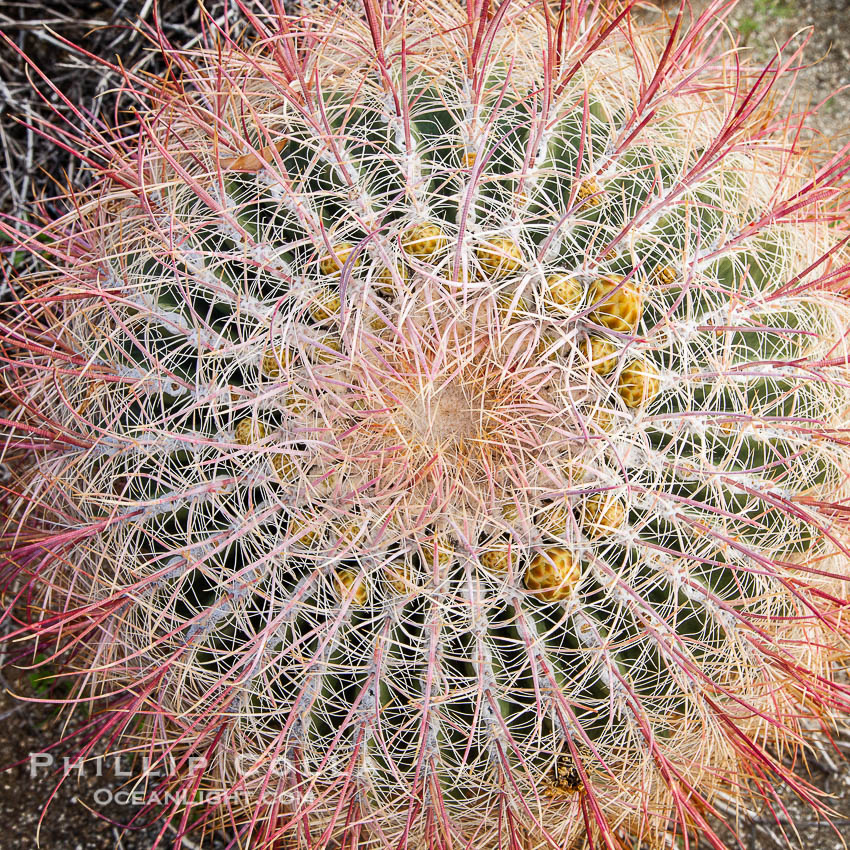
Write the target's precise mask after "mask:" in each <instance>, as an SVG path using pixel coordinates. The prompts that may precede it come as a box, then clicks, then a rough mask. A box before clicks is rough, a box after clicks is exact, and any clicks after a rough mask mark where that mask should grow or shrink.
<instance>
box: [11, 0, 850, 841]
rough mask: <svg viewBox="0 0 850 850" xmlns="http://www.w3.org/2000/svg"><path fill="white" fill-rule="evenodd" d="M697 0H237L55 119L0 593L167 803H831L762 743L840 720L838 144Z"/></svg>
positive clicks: (572, 809) (619, 813)
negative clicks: (600, 3)
mask: <svg viewBox="0 0 850 850" xmlns="http://www.w3.org/2000/svg"><path fill="white" fill-rule="evenodd" d="M627 5H628V4H627ZM721 5H722V4H719V3H716V4H713V5H712V7H711V8H710V9H709V10H708V11H707V12H706V13H705V14H704V15H702V16H701V17H699V18H698V19H697V20H696V21H694V22H693V24H692V25H691V28H690V29H686V28H684V27H683V26H682V20H683V17H684V16H680V17H679V18H677V19H676V20H675V21H674V23H673V25H672V33H671V32H670V31H669V30H663V31H662V30H659V31H657V32H655V33H647V32H642V31H640V30H639V29H636V27H635V25H634V23H633V22H632V21H631V18H630V12H629V11H628V10H625V11H623V12H622V13H615V12H612V13H609V14H608V15H607V16H605V15H601V14H597V13H596V11H594V8H589V7H591V6H593V4H589V3H583V2H578V0H576V2H574V3H572V4H569V3H568V4H566V5H562V7H561V8H560V9H558V8H557V4H556V6H555V7H554V8H547V7H546V6H544V5H543V4H542V3H537V2H532V3H530V4H521V3H514V2H506V3H504V4H503V5H501V6H500V7H498V8H496V7H495V6H488V5H487V4H486V3H485V4H480V3H477V2H470V5H469V6H460V5H455V4H454V3H452V2H450V0H411V2H409V3H402V4H395V3H389V2H388V3H386V4H385V5H381V4H379V3H378V2H376V1H375V0H368V2H365V4H364V6H363V7H362V8H357V9H350V8H340V9H334V10H333V11H314V12H310V13H305V14H304V15H303V16H292V17H286V16H283V15H279V16H276V17H269V18H260V17H254V15H253V14H252V12H251V11H250V9H249V8H247V7H246V8H245V9H243V13H244V14H245V15H246V16H247V17H248V19H249V23H250V25H251V26H252V27H253V28H254V30H256V32H257V33H258V34H259V38H257V39H256V40H255V41H251V40H250V39H249V40H245V41H243V42H240V43H236V42H235V41H234V40H231V39H230V38H229V37H228V36H226V35H223V34H221V33H217V32H215V31H213V32H212V34H211V35H209V37H208V39H207V40H206V42H205V45H206V46H204V47H200V48H195V49H193V50H191V51H182V52H181V51H179V50H177V49H172V48H168V51H169V52H168V58H169V61H170V68H171V70H170V72H169V73H168V75H167V77H166V78H165V79H159V80H153V79H145V78H140V77H136V76H133V75H132V74H131V73H129V72H128V73H127V74H126V77H125V80H126V93H127V95H128V96H131V95H132V96H133V97H135V98H136V102H137V105H138V115H139V125H138V126H139V132H138V135H127V134H122V133H121V132H115V133H114V134H111V135H109V134H106V132H105V131H99V130H97V129H96V128H95V127H94V125H92V130H91V134H92V135H91V137H90V138H88V139H87V141H86V142H85V144H84V143H83V142H82V141H79V142H78V145H79V149H80V152H81V156H82V157H83V158H84V160H85V161H86V162H87V163H88V164H89V165H90V167H91V174H92V176H91V180H90V185H89V187H88V188H86V189H80V190H77V191H76V192H75V193H74V194H72V195H71V202H70V203H69V205H68V208H67V209H68V212H67V213H66V214H64V215H63V216H60V217H54V219H53V220H51V221H49V222H48V223H46V224H45V225H44V231H43V232H44V233H46V234H47V236H48V237H49V238H48V239H47V247H46V248H44V249H43V250H42V248H43V245H44V242H45V240H44V239H42V240H41V241H40V242H39V243H38V244H39V246H40V249H39V250H42V254H43V257H44V259H45V261H46V263H45V270H44V271H43V272H41V273H39V274H38V275H37V276H30V277H29V278H28V279H25V280H21V281H19V282H18V283H19V285H18V290H17V295H18V300H17V303H16V304H15V305H13V309H12V310H10V311H8V312H7V314H6V318H5V320H4V321H5V324H4V329H5V337H6V342H5V347H6V350H7V351H8V352H12V353H13V355H14V356H11V355H10V356H9V357H7V362H8V365H7V366H6V374H7V378H6V385H7V387H9V393H8V399H9V404H10V406H11V408H12V410H13V412H12V414H11V416H10V418H9V420H8V422H7V427H8V437H7V440H6V456H7V459H9V460H10V461H13V462H14V463H13V469H14V479H13V483H12V484H11V485H9V490H10V493H11V500H10V504H9V506H8V508H7V515H8V517H9V521H8V524H7V527H6V533H5V538H4V539H5V541H6V557H7V562H8V563H10V564H12V565H13V566H14V569H13V570H12V571H11V575H9V574H8V571H7V579H6V581H7V587H8V588H9V590H10V593H11V592H12V590H13V589H14V593H15V594H16V597H15V598H16V599H18V600H24V601H26V602H28V603H29V606H28V608H27V609H26V610H25V612H24V613H23V614H20V606H17V607H16V608H15V611H16V612H17V613H16V616H18V617H20V619H21V634H24V633H26V632H29V633H31V634H32V633H34V634H36V635H37V636H38V638H39V647H42V646H46V645H48V644H49V642H50V641H51V640H52V641H53V644H54V645H55V650H54V654H53V655H52V656H51V657H52V662H53V663H59V662H63V661H64V662H65V663H66V664H67V668H66V669H67V672H68V675H70V676H71V677H72V678H73V679H74V680H75V681H76V682H77V683H78V688H77V689H76V690H75V692H74V696H73V697H72V701H74V702H77V703H79V704H80V705H81V706H90V707H91V708H92V710H93V712H94V713H93V716H92V719H91V720H90V721H89V723H90V724H91V726H90V727H89V732H88V734H89V735H91V736H93V738H96V737H98V736H100V737H103V738H105V739H107V740H108V741H109V742H110V745H111V746H112V747H114V748H116V749H120V750H122V751H124V752H127V751H130V752H137V753H138V754H139V756H140V757H141V756H146V757H148V759H150V758H153V759H154V762H155V763H156V764H159V765H161V767H162V768H163V770H164V772H165V775H166V777H167V778H166V779H164V780H161V785H160V786H159V788H158V797H159V799H161V798H162V792H163V789H167V790H168V791H169V794H170V796H169V797H168V798H167V799H168V800H169V802H168V803H167V804H163V808H164V811H165V813H166V814H167V815H168V817H169V818H170V819H171V820H172V821H173V823H174V824H175V826H177V827H178V828H179V831H180V832H181V834H182V833H184V832H185V831H186V830H187V829H189V828H190V827H191V826H192V825H193V824H195V825H196V826H197V825H200V828H202V829H203V828H212V827H213V826H216V825H224V826H226V827H227V828H228V829H231V830H232V831H233V834H234V835H238V836H239V841H240V842H242V843H240V844H239V846H250V847H252V848H265V847H269V848H271V847H275V848H282V847H304V848H308V847H311V848H312V847H315V848H325V847H328V848H330V847H350V848H355V847H356V848H375V850H385V848H403V847H409V848H412V850H426V848H427V850H437V848H444V847H445V848H449V847H455V848H472V847H474V848H480V850H491V848H504V850H509V848H520V847H522V848H537V847H552V848H566V847H569V846H570V845H571V844H572V843H573V842H578V841H581V840H582V839H584V838H585V837H586V836H587V837H589V838H590V839H591V840H592V841H593V842H595V844H594V846H597V847H602V846H604V847H616V846H620V845H621V844H628V846H630V847H631V846H637V844H636V843H634V842H636V841H643V842H644V844H645V845H646V846H659V847H660V846H665V847H667V846H673V844H672V843H670V842H673V841H675V840H676V836H682V835H684V834H685V833H687V832H689V831H691V832H692V831H695V832H697V833H700V834H701V835H703V836H704V837H705V836H708V838H709V839H710V840H711V841H713V842H714V843H715V845H716V846H720V838H718V837H717V835H716V834H715V828H714V827H713V826H712V823H713V822H714V821H712V820H711V817H712V815H724V814H725V815H726V816H727V818H728V819H729V820H730V821H732V822H733V823H734V819H735V813H736V811H738V810H739V809H740V807H742V806H743V805H744V802H743V801H746V805H748V806H749V805H754V804H757V803H758V800H759V799H760V798H770V796H771V795H772V793H773V789H774V787H778V786H780V785H783V784H784V785H790V786H791V787H792V788H793V789H795V790H796V791H797V792H798V793H800V794H801V795H803V796H805V797H806V798H807V799H808V800H809V801H810V802H811V804H812V805H813V806H816V807H817V806H821V805H822V804H819V803H818V802H817V800H815V799H814V798H812V797H811V796H810V795H809V794H808V792H807V790H806V787H805V785H804V783H802V781H801V780H798V779H796V778H795V777H794V775H793V774H792V773H791V772H790V770H789V769H788V768H787V767H786V766H785V765H786V764H787V762H786V761H783V757H784V756H786V755H787V754H788V751H789V750H792V751H793V750H794V749H796V748H798V747H799V746H801V745H802V746H805V740H806V731H807V730H809V729H811V728H814V727H815V726H817V725H818V724H826V723H828V722H829V721H830V719H831V718H833V717H834V715H835V713H836V712H838V711H841V710H843V709H845V708H846V707H847V704H848V693H847V690H846V689H845V688H844V687H843V686H841V685H840V684H838V683H837V682H836V681H835V668H836V665H837V664H841V663H843V662H844V661H845V660H846V655H844V654H843V652H844V650H845V649H846V647H847V641H848V623H850V620H848V618H847V617H846V616H842V608H843V607H844V606H845V605H846V602H847V599H848V593H847V586H846V583H845V582H846V579H847V576H848V562H847V558H846V557H845V554H844V553H845V546H846V542H847V541H846V536H847V535H846V531H845V525H844V524H843V516H844V515H845V514H843V513H842V504H843V500H844V499H845V497H846V496H847V493H848V484H847V469H848V448H847V437H846V434H847V428H848V425H850V416H848V402H850V371H848V368H847V349H848V345H847V341H846V336H845V335H846V329H847V327H848V321H850V309H848V305H847V302H846V300H845V299H844V297H843V296H842V287H843V285H844V278H845V274H844V271H843V270H844V268H845V266H844V265H843V264H844V262H845V254H844V253H843V251H844V249H843V247H842V239H841V234H840V231H839V228H840V226H841V224H840V221H841V217H842V214H843V207H842V200H841V198H842V195H841V191H840V190H841V182H840V181H841V179H842V176H843V174H844V172H845V170H846V169H847V165H846V164H845V162H844V160H843V159H842V157H840V156H836V157H834V158H833V159H831V160H830V159H825V160H823V162H824V163H825V164H823V165H822V166H818V165H816V164H814V163H815V160H814V159H813V157H812V156H811V155H810V154H809V153H808V152H807V150H806V149H805V148H804V147H803V146H802V143H801V142H800V141H799V137H798V134H796V133H795V125H794V124H793V121H792V122H788V121H787V120H786V119H785V118H784V117H782V116H777V115H776V114H775V112H774V111H772V110H773V109H774V106H773V105H772V104H773V103H774V102H775V99H771V97H770V94H771V87H772V85H773V83H774V82H775V81H776V79H777V78H778V77H780V76H781V73H782V72H783V70H784V69H785V68H786V67H788V66H789V65H791V64H793V63H794V62H795V61H796V57H795V56H794V55H793V53H792V52H791V51H789V52H788V54H789V55H787V56H785V55H783V56H782V57H781V58H777V59H776V60H775V61H774V63H773V65H772V66H771V69H770V70H769V72H768V73H766V74H763V75H758V74H755V73H753V74H749V73H748V72H746V71H745V70H742V69H741V68H740V67H736V66H735V64H734V56H733V54H730V53H729V52H728V51H726V49H725V47H724V46H723V39H724V38H725V36H723V30H722V26H721V24H720V19H719V18H717V17H714V15H715V13H717V12H718V11H719V7H720V6H721ZM586 7H588V8H586ZM836 222H838V223H837V224H836ZM4 228H5V230H6V232H7V233H8V234H10V235H12V236H13V237H14V238H15V239H16V241H17V242H18V243H19V244H25V243H26V244H32V241H29V242H27V241H26V240H27V238H28V237H27V233H26V232H25V231H23V230H22V229H20V228H18V229H16V228H15V227H14V226H13V225H11V224H7V225H4ZM4 421H5V420H4ZM42 651H43V650H42ZM89 743H90V742H87V743H86V744H85V747H86V748H87V747H88V746H89ZM198 759H202V760H203V766H202V767H201V768H197V766H196V765H197V763H198V762H197V760H198ZM191 765H195V766H196V767H195V768H194V769H193V768H192V767H191ZM181 794H182V797H181ZM214 794H217V796H213V795H214ZM154 796H157V795H154V794H153V791H152V797H154ZM199 799H204V800H209V799H213V800H214V802H212V803H209V802H205V803H203V804H201V803H199V802H198V800H199ZM754 801H755V802H754ZM149 805H150V809H151V811H157V812H158V811H160V809H159V808H157V804H156V803H155V802H154V801H152V802H150V803H149ZM246 842H247V843H246ZM234 846H235V845H234Z"/></svg>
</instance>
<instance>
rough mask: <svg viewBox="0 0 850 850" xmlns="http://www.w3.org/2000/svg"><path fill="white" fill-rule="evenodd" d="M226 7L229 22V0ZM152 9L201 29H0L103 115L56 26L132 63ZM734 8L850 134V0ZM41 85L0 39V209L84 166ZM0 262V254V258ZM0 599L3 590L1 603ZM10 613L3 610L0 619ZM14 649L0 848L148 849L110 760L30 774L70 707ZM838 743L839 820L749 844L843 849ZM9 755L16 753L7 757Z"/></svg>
mask: <svg viewBox="0 0 850 850" xmlns="http://www.w3.org/2000/svg"><path fill="white" fill-rule="evenodd" d="M612 2H613V0H612ZM692 5H693V8H694V10H695V12H697V13H698V12H699V10H700V9H701V8H703V7H704V5H705V0H693V3H692ZM206 7H207V9H208V10H209V11H210V12H211V14H212V16H213V17H214V18H216V19H217V20H219V21H220V22H223V21H224V20H225V14H226V13H225V12H224V11H223V7H222V5H221V4H220V3H212V4H207V5H206ZM677 7H678V2H677V1H676V2H669V0H668V2H661V9H651V8H646V9H643V10H642V11H641V12H640V17H641V18H642V19H643V20H645V21H659V20H661V16H663V15H664V14H672V13H675V10H676V9H677ZM228 18H229V20H230V21H231V23H233V24H234V25H238V17H237V14H236V12H235V10H231V12H230V14H229V15H228ZM155 20H158V23H159V26H160V27H161V28H162V30H163V32H164V33H165V34H166V35H167V36H168V37H169V38H170V39H172V40H173V41H174V42H175V43H177V44H182V45H185V44H186V43H187V42H190V41H192V40H193V39H196V38H197V36H198V33H199V20H200V18H199V7H198V0H163V2H162V3H161V6H160V8H159V14H158V18H157V16H156V15H155V6H154V4H153V2H152V0H55V1H54V2H46V3H42V2H37V1H36V0H33V2H21V1H20V0H6V2H2V0H0V32H2V33H4V34H5V35H6V36H8V38H9V39H10V40H11V42H12V43H13V44H14V45H16V46H17V47H18V48H19V49H20V50H22V51H23V52H24V53H25V54H26V55H28V56H29V57H31V59H32V60H33V61H34V62H35V63H36V64H37V66H38V67H40V68H41V69H42V70H43V71H45V73H46V74H47V76H48V78H49V80H51V81H52V82H53V83H55V84H56V86H57V87H58V89H59V91H60V92H61V93H62V94H64V95H65V96H67V97H68V99H69V100H70V101H71V102H72V103H74V104H77V105H80V106H82V107H83V108H85V109H86V110H88V111H90V112H91V113H104V114H107V115H108V114H109V113H110V112H111V111H112V109H113V108H114V100H115V99H114V96H113V94H112V87H113V86H114V85H115V82H116V79H115V77H114V76H112V75H110V74H107V73H104V71H103V69H102V68H99V67H97V66H96V64H95V63H93V62H92V61H91V60H89V59H86V58H84V57H81V56H80V55H79V54H75V53H74V52H72V51H70V50H68V49H67V48H65V47H64V45H63V43H62V39H63V38H64V39H67V40H69V41H71V42H73V43H76V44H80V45H83V46H84V47H85V48H86V49H87V50H88V51H90V52H91V53H93V54H95V55H97V56H102V57H106V58H109V59H112V58H113V57H114V56H115V54H119V55H120V56H121V59H122V61H123V63H124V65H125V66H127V67H133V68H136V69H139V70H150V71H156V70H157V60H156V55H155V52H154V51H151V50H150V47H149V44H148V43H147V42H146V40H145V39H144V38H143V37H141V35H140V33H139V30H138V29H137V28H136V26H135V24H137V23H138V22H141V23H142V24H149V25H150V24H153V23H154V22H155ZM128 22H129V23H128ZM729 22H730V31H731V32H733V33H735V32H737V33H738V34H739V35H740V36H741V38H742V40H743V43H744V44H745V46H746V49H747V50H749V51H751V52H752V53H753V55H754V57H755V58H756V59H758V60H762V61H764V60H767V59H768V58H769V57H770V55H771V54H772V52H773V51H774V49H775V47H776V45H778V44H782V43H784V42H785V41H786V40H787V39H789V38H792V37H795V36H796V40H795V42H794V43H795V44H797V43H799V41H800V40H801V39H805V38H806V37H809V38H810V40H809V43H808V46H807V49H806V53H805V56H806V59H807V60H808V63H810V64H809V66H808V67H806V68H804V69H802V70H801V72H800V75H799V79H798V80H797V83H796V85H795V88H794V94H795V99H796V107H797V108H802V107H806V106H809V105H812V106H813V105H815V104H817V103H819V102H821V101H825V102H824V105H823V106H822V107H821V109H820V111H819V113H818V115H817V116H816V117H815V118H814V119H813V121H812V126H813V129H814V132H815V133H817V134H819V135H820V136H821V139H822V141H823V143H824V145H825V146H826V145H827V144H829V143H830V140H831V144H832V146H833V147H834V146H835V145H837V144H839V143H840V142H841V141H842V140H844V141H846V140H847V139H848V138H850V90H848V89H847V88H844V89H843V90H842V87H847V86H848V84H850V0H742V2H740V3H739V5H738V7H737V9H736V10H735V12H734V13H733V14H732V16H731V18H730V19H729ZM33 83H34V85H33ZM39 92H40V93H41V94H42V95H43V97H44V98H46V99H47V101H48V102H49V103H51V104H53V105H58V106H59V107H60V109H61V108H62V107H61V104H60V98H59V97H58V96H57V94H56V93H55V92H53V91H51V89H50V87H49V86H48V85H47V84H46V83H45V82H44V81H43V80H40V79H39V78H38V76H37V75H36V74H35V73H34V72H33V71H32V70H27V69H26V66H25V63H24V62H23V61H22V60H21V59H20V57H19V55H18V54H16V52H15V51H14V50H13V49H12V48H11V47H10V46H9V45H6V44H2V45H0V211H2V212H5V213H8V214H12V215H16V216H21V217H24V216H26V215H28V209H29V207H28V205H29V203H30V201H31V200H32V198H33V197H34V196H35V195H39V196H42V197H48V198H49V197H50V196H52V195H54V194H56V192H57V189H56V185H55V183H54V181H58V183H59V184H60V185H62V184H65V183H66V182H67V181H68V180H71V181H74V180H80V179H85V177H84V175H80V174H79V173H78V166H77V165H76V163H75V162H74V160H73V158H72V157H70V156H69V155H68V154H67V153H66V152H64V151H62V150H59V149H57V148H55V147H54V146H52V145H50V144H48V143H46V142H45V141H43V140H42V139H41V138H40V137H39V135H38V134H37V133H36V132H34V131H33V130H32V129H27V128H26V127H24V126H22V125H20V124H19V123H17V120H20V119H22V120H24V121H25V122H32V121H34V120H36V119H38V118H39V117H47V116H49V114H50V110H49V109H48V108H47V107H46V105H45V103H44V102H43V101H42V100H41V99H40V98H39V95H38V93H39ZM65 111H67V110H65ZM48 206H49V203H48ZM5 262H6V261H5V260H2V261H0V266H2V264H4V263H5ZM4 273H5V272H4ZM2 280H3V278H0V286H2ZM3 607H4V605H3V604H0V610H2V609H3ZM9 627H10V626H9V623H8V622H7V621H4V626H3V628H4V629H5V633H8V630H9ZM14 651H16V650H15V648H14V645H13V644H6V645H5V647H4V646H3V644H2V643H0V850H24V848H34V847H36V846H40V847H41V848H44V850H111V848H121V849H122V850H150V848H151V847H152V846H153V844H154V841H155V840H156V837H157V836H158V835H159V834H160V831H161V830H162V826H161V824H152V825H149V826H146V827H142V828H137V829H133V830H131V831H123V830H121V829H120V828H119V826H118V824H121V823H125V822H126V821H128V820H129V819H130V818H131V817H132V815H133V812H134V811H135V810H134V809H133V808H132V807H131V806H129V805H118V804H117V803H114V802H113V803H110V804H101V803H100V802H99V801H100V800H102V799H104V798H105V797H108V796H111V794H112V793H114V792H115V791H116V790H118V789H120V788H121V785H122V782H123V781H124V780H123V779H122V778H120V777H116V776H115V775H114V774H113V773H112V772H111V771H110V770H109V769H104V775H103V776H96V775H94V770H88V771H86V775H85V776H83V777H81V778H80V779H77V778H76V776H74V775H72V776H70V777H68V779H67V780H66V781H65V782H64V783H63V784H62V785H61V787H60V788H59V789H58V791H56V793H55V796H52V795H53V792H54V788H55V786H56V783H57V781H58V779H59V776H58V775H57V773H56V772H55V771H50V770H48V769H46V768H42V769H39V770H36V771H35V775H31V770H30V762H29V757H30V753H37V752H42V751H45V750H47V749H48V747H50V745H51V744H53V742H54V741H55V740H56V739H57V737H58V736H59V735H60V734H63V733H65V732H67V731H68V729H69V728H70V729H73V723H72V725H71V726H70V727H67V726H66V725H65V724H66V723H67V722H68V718H67V717H65V715H64V714H62V713H60V712H58V711H57V710H56V709H55V708H53V707H51V706H50V705H48V704H46V703H39V702H32V701H22V700H21V699H20V698H19V697H24V698H27V699H28V700H33V699H34V700H40V699H46V698H47V697H49V696H50V694H51V692H55V689H56V688H60V687H61V684H54V683H51V681H50V680H49V679H45V678H43V674H41V673H39V674H33V673H32V672H29V671H26V670H22V669H21V667H20V665H18V664H16V663H14V656H13V655H12V652H14ZM51 689H53V691H51ZM61 756H62V752H61V751H60V752H57V762H58V763H59V764H60V765H61ZM843 756H848V757H850V732H848V731H846V730H845V732H844V734H843V736H842V737H840V738H839V739H838V741H837V750H836V748H831V749H830V748H827V747H823V748H822V749H821V751H820V753H819V755H818V757H817V758H816V759H811V760H810V761H809V764H808V770H806V769H805V768H801V773H802V775H804V776H807V777H808V778H809V779H810V781H811V782H813V784H815V785H816V786H817V787H819V788H821V789H822V790H823V791H825V792H826V793H827V794H830V795H832V796H833V804H834V805H835V808H836V809H837V811H838V816H837V818H836V820H835V829H834V830H833V829H830V828H829V827H828V826H826V825H824V824H818V823H816V822H812V821H811V815H810V813H809V812H808V811H807V809H806V808H805V807H803V806H800V805H798V804H796V803H795V802H794V801H793V800H788V801H786V804H787V806H788V812H789V815H790V820H791V821H792V822H793V823H794V824H795V825H796V828H797V833H798V834H797V835H795V834H794V829H793V827H790V826H789V827H787V828H786V834H785V835H783V834H782V831H781V830H780V829H779V828H778V827H777V826H776V824H775V823H774V822H773V819H772V818H771V817H770V816H769V815H766V814H765V813H761V812H753V813H752V815H751V816H750V817H748V818H745V819H744V820H743V821H742V822H741V826H740V836H741V840H742V843H743V845H744V847H745V848H746V850H776V848H785V847H804V848H812V850H833V848H835V850H838V848H841V847H842V846H843V839H844V838H846V839H848V841H849V842H850V768H848V763H847V762H846V761H844V759H843ZM7 765H12V766H11V767H9V768H8V769H7V770H5V771H2V768H3V767H5V766H7ZM106 767H107V766H105V768H106ZM51 797H52V801H51ZM48 801H51V802H50V805H49V806H48V807H47V809H46V811H44V812H43V810H44V807H45V806H46V805H47V804H48ZM165 836H166V838H167V839H170V840H166V841H165V842H164V843H165V844H166V846H168V845H170V843H171V841H173V835H171V834H169V833H168V831H167V830H166V833H165ZM37 841H38V845H37ZM224 843H225V841H224V840H223V838H222V837H221V836H215V835H213V836H209V837H207V838H198V839H197V840H191V841H190V840H188V839H184V840H183V842H182V844H183V846H184V847H185V848H186V850H193V848H194V850H198V848H199V847H200V846H201V845H202V846H203V848H204V850H208V848H219V847H223V846H224Z"/></svg>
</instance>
